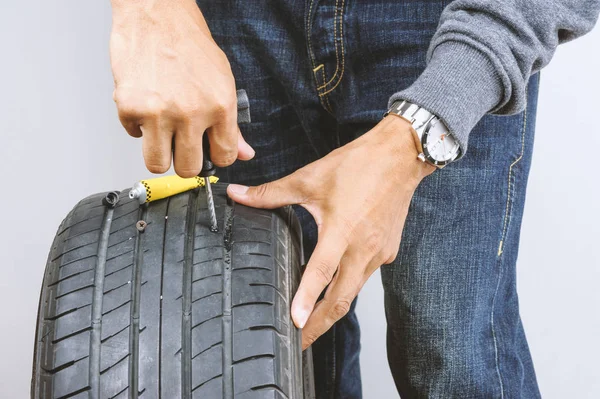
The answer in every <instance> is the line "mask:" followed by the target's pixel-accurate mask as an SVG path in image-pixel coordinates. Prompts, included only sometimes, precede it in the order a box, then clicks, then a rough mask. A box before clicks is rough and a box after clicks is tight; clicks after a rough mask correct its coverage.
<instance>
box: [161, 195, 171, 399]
mask: <svg viewBox="0 0 600 399" xmlns="http://www.w3.org/2000/svg"><path fill="white" fill-rule="evenodd" d="M169 205H171V197H167V205H166V210H165V224H164V226H163V244H162V248H163V250H162V255H161V256H162V258H161V261H160V307H159V313H158V315H159V318H158V359H159V361H158V394H159V395H161V394H162V361H161V359H162V345H163V343H162V339H163V337H162V335H163V300H162V298H163V288H164V280H165V252H166V251H165V245H166V244H167V222H168V221H169Z"/></svg>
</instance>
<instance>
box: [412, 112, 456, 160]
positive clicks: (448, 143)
mask: <svg viewBox="0 0 600 399" xmlns="http://www.w3.org/2000/svg"><path fill="white" fill-rule="evenodd" d="M421 144H422V145H423V153H424V154H425V156H426V157H427V158H429V159H430V160H431V161H432V162H433V163H434V164H436V165H446V164H447V163H449V162H450V161H452V160H454V158H456V154H457V153H458V151H459V146H458V142H457V141H456V140H455V139H454V137H452V135H451V134H450V132H448V129H447V128H446V126H444V124H443V123H441V122H439V121H438V120H433V121H431V123H430V124H429V126H428V127H427V129H426V130H425V132H423V137H422V142H421Z"/></svg>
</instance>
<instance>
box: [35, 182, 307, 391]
mask: <svg viewBox="0 0 600 399" xmlns="http://www.w3.org/2000/svg"><path fill="white" fill-rule="evenodd" d="M225 187H226V186H225V185H224V184H215V185H213V192H214V196H215V205H216V211H217V217H218V221H219V232H218V233H213V232H211V231H210V230H209V227H208V226H209V217H208V211H207V206H206V196H205V194H204V190H203V189H198V190H193V191H189V192H186V193H182V194H179V195H176V196H173V197H171V198H168V199H165V200H161V201H156V202H152V203H150V204H148V205H142V206H140V205H138V203H137V201H136V200H130V199H129V198H128V196H127V190H126V191H125V192H122V193H121V194H120V199H119V201H118V203H117V204H116V206H115V207H114V208H110V207H109V206H107V205H106V202H105V203H103V198H104V197H105V196H106V193H104V194H98V195H94V196H91V197H88V198H86V199H84V200H83V201H81V202H80V203H79V204H77V206H75V208H74V209H73V210H72V211H71V212H70V213H69V215H68V216H67V218H66V219H65V220H64V221H63V222H62V224H61V226H60V228H59V230H58V233H57V235H56V238H55V240H54V243H53V245H52V250H51V252H50V256H49V259H48V264H47V266H46V272H45V276H44V282H43V286H42V292H41V297H40V307H39V312H38V321H37V331H36V340H35V352H34V360H33V377H32V388H31V394H32V397H34V398H71V397H73V398H96V399H100V398H101V399H105V398H135V397H138V396H141V397H143V398H148V399H150V398H237V399H254V398H312V397H314V392H313V391H314V387H313V383H312V360H311V356H310V353H308V352H305V353H304V355H303V354H302V351H301V347H300V345H301V337H300V331H299V330H298V329H296V328H295V327H294V325H293V324H292V323H291V321H290V312H289V309H290V303H291V298H292V295H293V293H294V292H295V290H296V288H297V286H298V282H299V278H300V272H301V270H300V269H301V263H302V249H301V248H302V245H301V230H300V226H299V223H298V220H297V218H296V216H295V214H294V212H293V210H292V209H291V208H289V207H288V208H283V209H280V210H278V211H266V210H258V209H252V208H248V207H245V206H242V205H239V204H233V203H231V202H230V200H228V199H227V197H226V194H225ZM139 220H143V221H145V222H146V223H147V225H146V226H145V228H143V232H140V231H138V227H140V226H138V227H136V223H137V222H138V221H139Z"/></svg>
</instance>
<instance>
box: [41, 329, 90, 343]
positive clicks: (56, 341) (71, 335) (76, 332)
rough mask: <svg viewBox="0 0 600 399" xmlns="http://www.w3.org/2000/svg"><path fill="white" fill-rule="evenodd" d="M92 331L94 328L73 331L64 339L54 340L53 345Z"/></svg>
mask: <svg viewBox="0 0 600 399" xmlns="http://www.w3.org/2000/svg"><path fill="white" fill-rule="evenodd" d="M91 329H92V326H87V327H85V328H82V329H81V330H77V331H73V332H72V333H70V334H67V335H65V336H64V337H61V338H58V339H54V340H52V345H56V344H58V343H59V342H61V341H64V340H65V339H69V338H71V337H74V336H76V335H78V334H81V333H84V332H86V331H90V330H91ZM48 333H50V332H48Z"/></svg>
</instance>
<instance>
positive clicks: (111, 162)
mask: <svg viewBox="0 0 600 399" xmlns="http://www.w3.org/2000/svg"><path fill="white" fill-rule="evenodd" d="M0 30H1V33H0V54H1V57H0V79H1V85H0V88H1V90H2V91H1V94H0V123H1V128H0V132H1V133H0V139H1V140H0V160H1V165H2V168H3V173H2V175H3V180H2V181H1V182H0V190H1V191H0V192H1V197H0V205H1V207H0V209H1V210H2V215H1V216H0V223H1V224H0V250H1V251H0V254H1V255H2V258H1V259H2V263H1V268H0V304H1V305H0V306H1V308H0V309H1V319H0V320H2V322H1V323H2V324H1V329H0V354H1V356H2V360H0V397H2V398H26V397H28V395H29V383H30V374H31V360H32V351H33V340H34V329H35V318H36V312H37V304H38V297H39V289H40V285H41V279H42V274H43V270H44V266H45V262H46V257H47V254H48V250H49V247H50V244H51V242H52V239H53V237H54V233H55V231H56V229H57V227H58V225H59V223H60V221H61V220H62V218H63V217H64V216H65V215H66V214H67V212H68V211H69V210H70V209H71V207H72V206H73V205H74V204H75V203H76V202H77V201H78V200H79V199H81V198H83V197H85V196H87V195H89V194H91V193H95V192H100V191H105V190H111V189H121V188H124V187H127V186H130V185H131V184H132V183H133V182H135V181H137V180H139V179H141V178H146V177H148V176H149V173H148V172H147V171H146V170H145V168H144V166H143V161H142V156H141V142H140V141H139V140H135V139H132V138H130V137H128V136H127V134H126V133H125V132H124V130H123V129H122V128H121V126H120V124H119V122H118V119H117V116H116V111H115V106H114V103H113V102H112V77H111V73H110V64H109V57H108V38H109V31H110V6H109V1H108V0H103V1H100V0H95V1H89V0H88V1H82V0H60V1H57V0H55V1H40V0H34V1H31V0H30V1H26V2H25V1H22V2H16V1H13V2H8V1H2V4H1V5H0ZM599 71H600V29H596V30H595V31H594V32H592V33H591V34H590V35H588V36H586V37H584V38H582V39H580V40H578V41H576V42H574V43H570V44H568V45H566V46H563V47H562V48H560V49H559V51H558V53H557V55H556V57H555V59H554V61H553V63H552V64H551V65H550V66H549V67H548V68H547V69H545V70H544V72H543V73H542V83H541V91H540V101H539V110H538V122H537V140H536V145H535V151H534V161H533V167H532V171H531V176H530V183H529V189H528V198H527V204H526V208H527V209H526V211H525V218H524V222H523V228H522V239H521V251H520V255H519V274H518V277H519V289H520V298H521V306H522V316H523V319H524V324H525V329H526V331H527V334H528V337H529V342H530V346H531V350H532V352H533V358H534V361H535V364H536V366H537V373H538V379H539V383H540V386H541V390H542V393H543V395H544V397H546V398H566V397H571V398H599V397H600V378H599V377H600V366H599V365H598V359H599V358H600V312H599V311H598V308H599V307H600V290H598V282H599V281H600V242H599V239H600V216H599V212H600V211H599V209H598V208H599V203H598V199H599V198H600V188H599V183H600V179H599V178H598V174H597V172H596V168H597V165H598V159H599V158H600V129H599V127H598V125H599V123H600V122H599V121H598V114H599V113H600V111H599V106H600V101H599V100H598V98H599V97H598V95H599V94H600V76H599ZM358 312H359V318H360V320H361V323H362V328H363V339H362V342H363V356H362V366H363V378H364V394H365V398H367V399H371V398H395V397H397V393H396V392H395V389H394V386H393V382H392V380H391V376H390V373H389V371H388V368H387V361H386V355H385V320H384V314H383V300H382V291H381V283H380V281H379V274H376V275H375V276H374V277H373V278H372V279H371V280H370V282H369V283H368V284H367V286H366V287H365V288H364V290H363V292H362V294H361V298H360V301H359V308H358Z"/></svg>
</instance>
